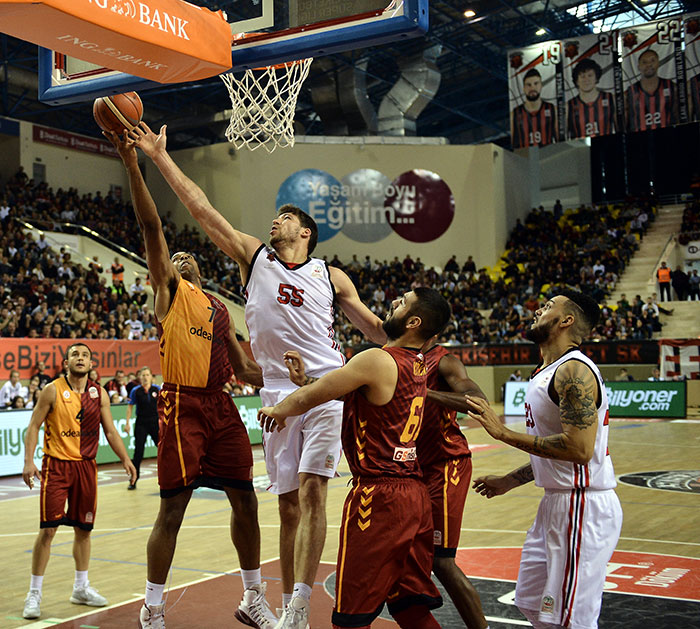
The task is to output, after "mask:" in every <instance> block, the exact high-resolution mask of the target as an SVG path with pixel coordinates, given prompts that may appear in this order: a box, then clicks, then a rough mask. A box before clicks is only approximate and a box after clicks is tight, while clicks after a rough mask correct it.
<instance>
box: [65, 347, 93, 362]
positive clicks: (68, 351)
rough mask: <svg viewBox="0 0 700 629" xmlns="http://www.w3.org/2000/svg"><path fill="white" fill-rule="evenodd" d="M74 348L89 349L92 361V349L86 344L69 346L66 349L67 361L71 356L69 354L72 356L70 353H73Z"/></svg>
mask: <svg viewBox="0 0 700 629" xmlns="http://www.w3.org/2000/svg"><path fill="white" fill-rule="evenodd" d="M74 347H87V351H88V352H90V359H92V350H91V349H90V347H89V346H88V345H87V344H86V343H72V344H71V345H69V346H68V347H67V348H66V360H68V356H69V354H70V351H71V350H72V349H73V348H74Z"/></svg>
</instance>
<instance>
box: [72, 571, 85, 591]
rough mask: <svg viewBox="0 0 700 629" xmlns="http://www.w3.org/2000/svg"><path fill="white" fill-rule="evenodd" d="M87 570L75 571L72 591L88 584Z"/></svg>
mask: <svg viewBox="0 0 700 629" xmlns="http://www.w3.org/2000/svg"><path fill="white" fill-rule="evenodd" d="M87 573H88V571H87V570H76V571H75V583H73V588H74V589H76V590H77V589H79V588H83V587H85V586H86V585H87V584H88V577H87Z"/></svg>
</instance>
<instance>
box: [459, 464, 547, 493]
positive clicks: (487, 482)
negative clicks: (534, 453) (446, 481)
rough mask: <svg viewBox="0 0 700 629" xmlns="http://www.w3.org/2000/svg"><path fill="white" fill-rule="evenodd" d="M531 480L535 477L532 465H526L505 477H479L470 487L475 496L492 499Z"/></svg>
mask: <svg viewBox="0 0 700 629" xmlns="http://www.w3.org/2000/svg"><path fill="white" fill-rule="evenodd" d="M533 480H535V475H534V474H533V473H532V465H531V464H530V463H528V464H527V465H523V466H522V467H519V468H518V469H517V470H513V471H512V472H510V473H509V474H506V475H505V476H480V477H479V478H476V479H474V484H473V485H472V487H473V488H474V489H475V490H476V493H477V494H481V495H482V496H486V497H487V498H493V497H494V496H500V495H501V494H505V493H506V492H507V491H510V490H511V489H514V488H515V487H520V485H525V484H526V483H529V482H531V481H533Z"/></svg>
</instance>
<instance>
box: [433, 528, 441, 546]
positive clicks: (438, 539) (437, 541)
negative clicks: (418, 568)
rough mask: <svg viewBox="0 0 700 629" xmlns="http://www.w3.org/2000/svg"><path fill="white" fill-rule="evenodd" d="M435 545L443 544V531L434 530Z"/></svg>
mask: <svg viewBox="0 0 700 629" xmlns="http://www.w3.org/2000/svg"><path fill="white" fill-rule="evenodd" d="M433 546H442V531H438V530H437V529H435V530H434V531H433Z"/></svg>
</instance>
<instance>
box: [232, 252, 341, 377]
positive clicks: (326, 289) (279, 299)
mask: <svg viewBox="0 0 700 629" xmlns="http://www.w3.org/2000/svg"><path fill="white" fill-rule="evenodd" d="M246 296H247V299H248V303H247V304H246V309H245V319H246V324H247V325H248V330H249V332H250V347H251V349H252V351H253V356H254V357H255V361H256V362H257V363H258V364H259V365H260V367H261V368H262V372H263V380H264V382H265V387H273V388H287V389H289V388H293V385H292V384H291V383H290V381H289V372H288V370H287V367H286V366H285V364H284V360H283V358H282V357H283V355H284V353H285V352H286V351H289V350H296V351H298V352H299V353H300V354H301V355H302V356H303V357H304V363H305V365H306V373H307V374H308V375H309V376H313V377H320V376H322V375H324V374H325V373H327V372H329V371H331V370H333V369H337V368H338V367H342V366H343V364H344V362H345V361H344V357H343V354H342V353H341V351H340V344H339V343H338V342H337V341H336V340H335V332H334V330H333V314H334V305H333V302H334V299H335V291H334V289H333V284H332V283H331V279H330V272H329V269H328V266H327V264H326V263H325V262H324V261H323V260H320V259H318V258H309V259H307V261H306V262H304V263H303V264H298V265H296V266H294V267H290V266H288V265H287V264H285V263H284V262H282V261H281V260H280V259H279V258H278V257H277V256H276V254H275V252H274V250H273V249H270V248H269V247H266V246H265V245H261V246H260V248H259V249H258V250H257V251H256V252H255V254H254V256H253V259H252V261H251V263H250V271H249V275H248V283H247V284H246Z"/></svg>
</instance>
